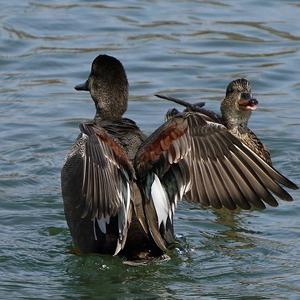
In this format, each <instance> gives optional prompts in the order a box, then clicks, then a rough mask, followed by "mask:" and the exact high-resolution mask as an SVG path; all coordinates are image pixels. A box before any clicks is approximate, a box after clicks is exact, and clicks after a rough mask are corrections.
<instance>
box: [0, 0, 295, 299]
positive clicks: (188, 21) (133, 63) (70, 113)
mask: <svg viewBox="0 0 300 300" xmlns="http://www.w3.org/2000/svg"><path fill="white" fill-rule="evenodd" d="M299 14H300V5H299V1H292V0H291V1H279V0H273V1H270V0H267V1H255V0H245V1H236V0H229V1H218V0H207V1H197V0H186V1H183V0H181V1H179V0H172V1H171V0H169V1H147V0H143V1H137V0H125V1H83V0H82V1H80V0H74V1H66V0H60V1H37V0H32V1H30V0H24V1H17V0H11V1H1V11H0V38H1V43H0V66H1V68H0V72H1V78H2V84H1V86H0V90H1V94H0V137H1V147H0V165H1V167H0V237H1V239H0V279H1V280H0V295H1V299H100V298H101V297H102V298H103V299H108V298H110V299H142V298H144V299H157V298H161V299H199V298H201V299H216V298H218V299H287V298H289V299H299V298H300V271H299V270H300V221H299V212H298V211H299V209H300V204H299V199H300V197H299V196H300V193H299V191H293V192H292V195H293V196H294V198H295V199H296V200H298V201H295V202H293V203H283V202H282V203H281V205H280V206H279V207H278V208H276V209H274V208H268V209H267V210H265V211H248V212H233V213H230V212H225V211H212V210H203V209H201V208H200V207H198V206H195V205H190V204H186V203H183V204H181V205H179V208H178V210H177V214H176V219H175V223H176V232H177V236H178V239H179V242H180V246H179V247H178V249H177V250H174V252H173V254H172V259H171V260H170V261H169V262H165V263H163V264H160V265H151V266H144V267H138V268H132V267H128V266H125V265H123V263H122V262H123V260H122V259H121V258H111V257H109V256H83V257H80V256H75V255H73V254H71V253H70V252H69V249H70V246H71V237H70V234H69V232H68V229H67V225H66V222H65V219H64V214H63V206H62V198H61V192H60V169H61V166H62V163H63V158H64V156H65V154H66V152H67V149H68V148H69V146H70V145H71V144H72V142H73V141H74V139H75V138H76V137H77V135H78V132H79V129H78V124H79V123H80V122H81V121H83V120H86V119H89V118H91V117H93V114H94V108H93V105H92V102H91V100H90V98H89V95H88V94H86V93H78V92H76V91H75V90H74V89H73V86H74V85H75V84H77V83H80V82H82V81H84V80H85V79H86V78H87V75H88V73H89V69H90V63H91V61H92V60H93V58H94V57H95V56H97V55H98V54H99V53H107V54H110V55H113V56H116V57H117V58H119V59H120V60H121V61H122V62H123V64H124V66H125V68H126V71H127V74H128V79H129V82H130V103H129V109H128V112H127V116H128V117H130V118H132V119H134V120H135V121H136V122H137V123H138V124H139V125H140V126H141V128H142V129H143V130H144V131H145V132H146V133H150V132H151V131H152V130H153V129H154V128H156V127H157V126H158V125H159V124H161V122H162V120H163V116H164V113H165V112H166V111H167V109H168V108H170V103H166V102H163V101H161V100H157V99H155V98H154V96H153V95H154V94H155V93H166V94H170V95H173V96H178V97H183V98H185V99H189V100H191V101H200V100H205V101H206V106H207V107H208V108H210V109H214V110H218V109H219V101H220V99H222V97H223V96H224V91H225V87H226V85H227V83H228V82H229V81H231V80H232V79H236V78H238V77H242V76H243V77H246V78H248V79H249V80H250V81H251V82H252V85H253V91H254V93H255V95H256V97H257V98H258V100H259V101H260V106H259V109H258V110H257V111H256V112H255V113H254V114H253V118H252V119H251V122H250V125H251V128H253V130H255V132H256V133H257V134H258V135H259V137H261V138H262V140H263V141H264V142H265V143H266V144H267V145H268V147H269V148H270V149H271V151H272V155H273V161H274V165H275V167H276V168H277V169H279V170H280V171H281V172H283V173H284V174H285V175H287V176H288V177H289V178H291V179H292V180H294V181H295V182H296V183H298V184H299V182H300V180H299V160H300V154H299V153H300V143H299V137H300V133H299V132H300V119H299V114H300V108H299V98H300V68H299V66H300V21H299Z"/></svg>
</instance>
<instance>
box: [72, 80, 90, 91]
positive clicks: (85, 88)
mask: <svg viewBox="0 0 300 300" xmlns="http://www.w3.org/2000/svg"><path fill="white" fill-rule="evenodd" d="M74 89H75V90H76V91H89V82H88V80H87V81H86V82H84V83H81V84H77V85H76V86H74Z"/></svg>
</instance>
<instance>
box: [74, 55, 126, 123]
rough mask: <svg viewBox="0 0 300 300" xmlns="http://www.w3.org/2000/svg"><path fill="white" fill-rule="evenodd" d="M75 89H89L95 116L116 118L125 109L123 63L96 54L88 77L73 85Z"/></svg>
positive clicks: (107, 56)
mask: <svg viewBox="0 0 300 300" xmlns="http://www.w3.org/2000/svg"><path fill="white" fill-rule="evenodd" d="M75 89H76V90H77V91H89V92H90V94H91V97H92V99H93V101H94V103H95V106H96V116H99V117H100V118H102V119H109V120H118V119H121V118H122V115H123V114H124V112H125V111H126V110H127V102H128V81H127V76H126V72H125V70H124V67H123V65H122V64H121V62H120V61H119V60H117V59H116V58H114V57H112V56H109V55H99V56H97V57H96V58H95V59H94V61H93V63H92V67H91V72H90V75H89V77H88V79H87V80H86V81H85V82H84V83H82V84H78V85H76V86H75Z"/></svg>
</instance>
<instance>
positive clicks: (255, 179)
mask: <svg viewBox="0 0 300 300" xmlns="http://www.w3.org/2000/svg"><path fill="white" fill-rule="evenodd" d="M75 89H77V90H86V91H89V92H90V94H91V97H92V99H93V101H94V103H95V107H96V115H95V118H94V119H93V120H92V121H88V122H83V123H81V124H80V130H81V133H80V135H79V137H78V138H77V140H76V142H75V144H74V145H73V146H72V147H71V150H70V152H69V154H68V155H67V157H66V160H65V164H64V166H63V169H62V175H61V179H62V194H63V199H64V210H65V215H66V220H67V223H68V226H69V228H70V232H71V235H72V238H73V242H74V245H75V247H76V248H78V249H79V250H80V252H81V253H89V252H98V253H109V254H114V255H116V254H118V253H120V254H124V255H125V256H127V255H128V256H131V255H137V257H139V256H138V253H146V254H145V255H149V256H159V255H161V254H162V253H163V252H164V251H166V250H167V248H168V246H169V245H170V244H171V243H172V242H173V241H174V231H173V216H174V213H175V208H176V205H177V202H178V201H179V200H182V199H186V200H190V201H193V202H199V203H201V204H202V205H204V206H211V207H214V208H221V207H226V208H228V209H235V208H237V207H240V208H243V209H249V208H252V207H253V208H264V207H265V204H264V203H267V204H269V205H271V206H277V204H278V203H277V200H276V199H275V197H274V195H275V196H277V197H278V198H281V199H283V200H287V201H291V200H292V197H291V196H290V195H289V194H288V193H287V192H286V191H285V190H284V189H283V188H282V186H285V187H288V188H292V189H296V188H297V186H296V185H295V184H294V183H292V182H291V181H290V180H288V179H287V178H286V177H284V176H283V175H281V174H280V173H279V172H278V171H276V170H275V169H274V168H273V167H272V165H271V160H270V155H269V152H268V151H267V150H266V148H265V147H264V146H263V144H262V143H261V142H260V141H259V139H258V138H257V137H256V136H255V135H254V133H253V132H252V131H250V129H248V127H247V122H248V119H249V117H250V115H251V111H253V110H254V109H255V107H256V105H257V101H256V100H255V99H253V98H252V97H251V90H250V85H249V83H248V81H247V80H245V79H239V80H235V81H233V82H231V83H230V84H229V86H228V88H227V91H226V97H225V99H224V100H223V101H222V104H221V112H222V116H218V115H217V114H215V113H213V112H210V111H207V110H205V109H203V108H202V107H201V106H202V105H191V104H187V106H188V107H187V109H186V110H185V111H184V112H178V111H176V110H173V111H172V112H171V113H168V114H167V121H166V122H165V123H164V124H163V125H162V126H160V127H159V128H158V129H157V130H156V131H155V132H154V133H153V134H151V135H150V136H149V137H148V138H146V137H145V135H144V134H143V133H142V132H141V130H140V129H139V128H138V127H137V125H136V124H135V122H134V121H132V120H129V119H127V118H123V117H122V116H123V114H124V112H125V111H126V109H127V101H128V82H127V78H126V73H125V70H124V68H123V66H122V64H121V63H120V61H118V60H117V59H116V58H114V57H111V56H108V55H99V56H98V57H97V58H96V59H95V60H94V61H93V63H92V68H91V73H90V75H89V78H88V80H87V81H86V82H85V83H84V84H81V85H78V86H76V87H75ZM143 255H144V254H143Z"/></svg>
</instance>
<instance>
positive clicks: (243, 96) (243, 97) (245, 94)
mask: <svg viewBox="0 0 300 300" xmlns="http://www.w3.org/2000/svg"><path fill="white" fill-rule="evenodd" d="M241 98H242V99H245V100H250V99H251V95H250V94H249V93H241Z"/></svg>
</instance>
